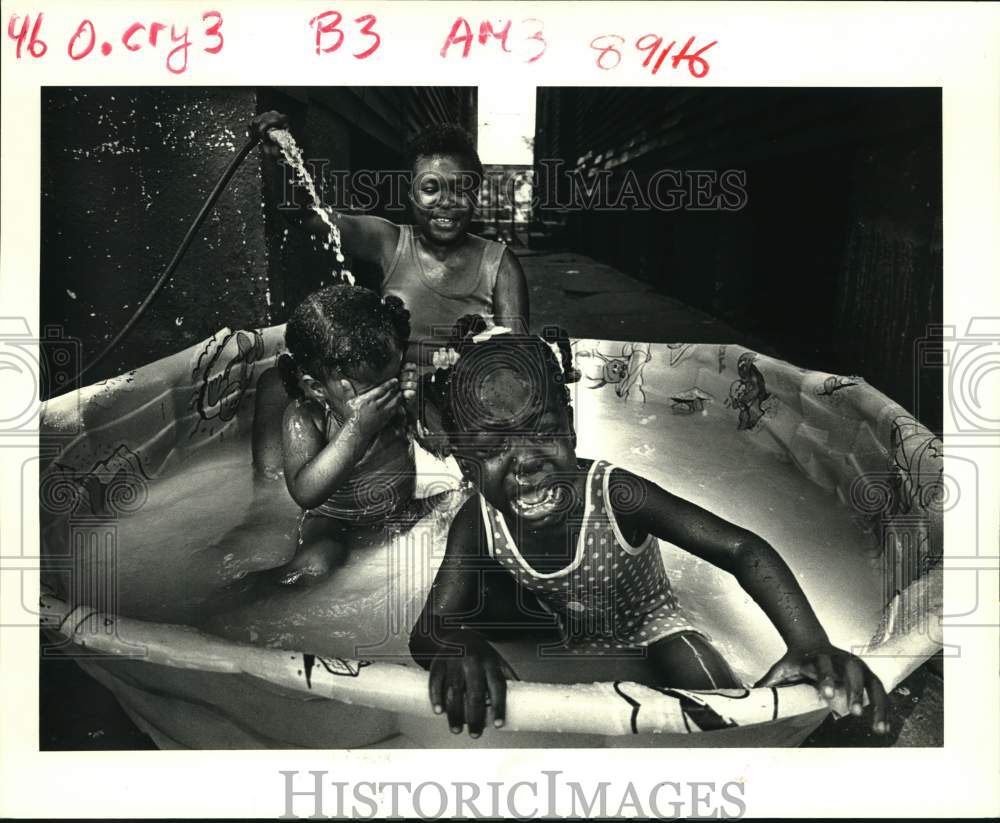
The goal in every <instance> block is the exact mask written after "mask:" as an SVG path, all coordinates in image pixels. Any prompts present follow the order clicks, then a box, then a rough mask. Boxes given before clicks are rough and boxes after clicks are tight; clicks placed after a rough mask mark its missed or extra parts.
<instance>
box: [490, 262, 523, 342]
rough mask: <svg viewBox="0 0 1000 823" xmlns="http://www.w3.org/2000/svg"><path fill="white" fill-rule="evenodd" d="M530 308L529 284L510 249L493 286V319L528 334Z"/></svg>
mask: <svg viewBox="0 0 1000 823" xmlns="http://www.w3.org/2000/svg"><path fill="white" fill-rule="evenodd" d="M529 314H530V311H529V306H528V283H527V281H526V280H525V277H524V270H523V269H522V268H521V263H520V262H519V261H518V259H517V257H516V256H515V255H514V253H513V252H512V251H511V250H510V249H506V250H505V251H504V253H503V256H502V257H501V258H500V269H499V270H498V271H497V280H496V283H495V284H494V286H493V319H494V322H495V323H496V324H497V325H498V326H506V327H507V328H509V329H512V330H513V331H514V332H515V333H518V334H527V333H528V331H529V329H530V323H531V318H530V317H529Z"/></svg>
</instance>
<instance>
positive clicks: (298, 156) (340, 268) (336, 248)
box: [268, 129, 354, 286]
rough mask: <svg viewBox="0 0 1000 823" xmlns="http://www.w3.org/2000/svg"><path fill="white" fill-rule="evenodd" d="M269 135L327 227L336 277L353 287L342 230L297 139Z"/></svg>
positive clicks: (275, 131) (273, 132)
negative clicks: (310, 170) (311, 173)
mask: <svg viewBox="0 0 1000 823" xmlns="http://www.w3.org/2000/svg"><path fill="white" fill-rule="evenodd" d="M268 135H269V136H270V137H271V139H272V140H274V142H275V143H277V144H278V146H279V148H280V149H281V153H282V154H283V155H284V157H285V162H286V163H288V165H289V166H291V168H292V170H293V171H294V172H295V177H296V179H297V180H298V182H299V184H300V185H301V186H302V187H303V188H304V189H305V190H306V193H307V194H308V195H309V208H310V209H311V210H312V211H314V212H315V213H316V214H317V215H319V219H320V220H322V221H323V223H324V224H325V225H326V228H327V237H326V239H325V240H323V241H322V242H323V248H324V249H327V250H329V251H332V252H333V253H334V257H335V258H336V261H337V266H336V268H335V269H334V271H333V274H334V276H336V277H339V278H340V279H341V281H343V282H346V283H348V284H350V285H352V286H353V285H354V275H353V274H351V272H350V271H349V270H348V269H347V268H345V267H344V253H343V251H342V250H341V248H340V229H339V228H337V225H336V224H335V223H334V222H333V218H332V217H331V216H330V212H329V211H328V210H327V209H326V208H324V207H323V204H322V203H321V202H320V198H319V194H318V193H317V191H316V183H315V181H313V179H312V175H310V174H309V172H308V170H307V169H306V164H305V160H304V159H303V157H302V149H300V148H299V146H298V143H296V142H295V138H294V137H292V134H291V132H289V131H287V130H285V129H271V131H269V132H268Z"/></svg>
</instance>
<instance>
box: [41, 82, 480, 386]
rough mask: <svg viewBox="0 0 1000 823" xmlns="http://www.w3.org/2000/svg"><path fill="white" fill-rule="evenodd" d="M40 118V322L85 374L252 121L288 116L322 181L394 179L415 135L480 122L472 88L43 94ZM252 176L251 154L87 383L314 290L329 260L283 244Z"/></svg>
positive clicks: (292, 241)
mask: <svg viewBox="0 0 1000 823" xmlns="http://www.w3.org/2000/svg"><path fill="white" fill-rule="evenodd" d="M41 107H42V130H41V134H42V146H41V149H42V164H41V177H42V179H41V190H42V202H41V237H42V241H41V243H42V247H41V307H40V308H41V318H42V323H43V325H47V324H58V325H59V326H61V327H62V328H63V329H64V331H65V333H66V334H68V335H70V336H72V337H76V338H78V339H80V340H81V342H82V346H83V359H84V362H87V361H89V360H90V359H91V358H92V357H94V356H95V355H96V354H97V353H98V352H99V351H100V350H101V349H102V348H103V346H104V344H105V343H106V342H107V341H108V340H110V339H111V337H113V336H114V335H115V334H116V333H117V332H118V330H119V329H120V328H121V327H122V326H123V325H124V324H125V323H126V322H127V321H128V319H129V318H130V317H131V315H132V313H133V311H134V310H135V308H136V307H137V306H138V304H139V303H140V302H141V301H142V299H143V298H144V297H145V296H146V294H147V293H148V291H149V289H150V288H151V287H152V286H153V283H154V282H155V281H156V279H157V277H158V276H159V274H160V273H161V271H162V270H163V268H164V267H165V266H166V264H167V263H168V262H169V260H170V258H171V257H172V255H173V253H174V251H175V249H176V247H177V245H178V244H179V243H180V241H181V238H182V237H183V236H184V233H185V232H186V231H187V228H188V226H189V225H190V223H191V221H192V220H193V219H194V216H195V214H196V213H197V212H198V210H199V209H200V208H201V205H202V203H203V202H204V199H205V198H206V197H207V195H208V193H209V192H210V191H211V189H212V187H213V186H214V185H215V183H216V181H217V180H218V178H219V176H220V175H221V174H222V172H223V170H224V169H225V167H226V166H227V165H228V164H229V162H230V160H231V159H232V158H233V156H234V155H235V154H236V152H237V151H238V149H239V148H240V146H241V145H242V144H243V142H244V140H245V139H246V134H247V123H248V122H249V121H250V119H251V118H252V117H253V116H254V115H255V114H256V113H257V112H259V111H264V110H267V109H272V108H273V109H278V110H281V111H284V112H286V113H287V114H289V115H290V117H291V120H292V128H293V132H294V133H295V135H296V137H297V138H298V139H299V140H300V143H301V144H302V145H303V147H304V151H305V154H306V156H307V157H314V158H322V159H328V160H329V161H330V162H329V164H328V166H327V169H328V170H329V171H332V170H334V169H338V168H340V169H348V170H350V169H359V168H373V169H380V170H382V169H402V168H404V156H405V146H406V141H407V140H408V139H409V138H410V137H412V135H413V134H414V133H415V132H417V131H419V130H420V129H422V128H424V127H426V126H427V125H429V124H431V123H434V122H445V121H448V122H458V123H462V124H463V125H465V126H466V128H469V129H470V130H472V131H473V133H474V132H475V126H476V119H477V118H476V90H475V89H474V88H445V87H426V88H423V87H422V88H378V89H373V88H369V89H354V88H322V89H284V90H276V89H257V88H207V89H206V88H202V89H199V88H169V89H168V88H161V89H157V88H109V87H100V88H95V87H90V88H79V89H71V88H46V89H43V91H42V100H41ZM261 172H262V170H261V163H260V158H259V154H258V153H257V152H256V151H255V152H254V153H253V154H251V155H250V156H249V157H248V158H247V160H246V161H245V162H244V163H243V165H242V166H241V167H240V169H239V170H238V171H237V173H236V175H235V176H234V178H233V179H232V181H231V182H230V184H229V186H228V188H227V189H226V191H225V192H224V193H223V195H222V197H221V198H220V199H219V201H218V203H217V204H216V207H215V209H214V210H213V212H212V214H211V215H210V216H209V218H208V220H207V221H206V222H205V224H204V226H203V227H202V230H201V232H200V234H199V236H197V237H196V238H195V240H194V242H193V243H192V245H191V247H190V249H189V250H188V252H187V254H186V255H185V257H184V259H183V261H182V262H181V264H180V266H179V268H178V269H177V271H176V273H175V274H174V276H173V278H172V279H171V281H170V282H169V284H168V285H167V286H166V288H165V289H164V291H163V293H162V294H161V295H160V297H159V298H158V299H157V300H156V301H155V303H154V304H153V305H152V307H151V308H150V310H149V311H148V312H147V313H146V315H145V316H144V317H143V319H142V320H141V321H140V322H139V324H138V326H137V327H136V328H135V330H134V331H133V332H132V334H131V335H130V336H129V337H128V338H127V341H126V342H125V343H124V344H123V345H122V346H121V347H120V348H119V349H117V350H116V351H115V352H114V353H113V354H112V355H110V357H109V358H108V359H107V360H106V361H104V363H102V364H101V365H100V366H99V367H98V368H97V369H96V370H95V371H94V372H92V373H90V374H88V376H87V378H86V379H87V381H88V382H92V381H94V380H101V379H103V378H106V377H109V376H112V375H115V374H120V373H122V372H124V371H127V370H129V369H131V368H134V367H136V366H139V365H142V364H144V363H148V362H150V361H151V360H155V359H157V358H159V357H163V356H165V355H167V354H170V353H171V352H174V351H177V350H179V349H181V348H184V347H185V346H188V345H190V344H192V343H195V342H197V341H199V340H201V339H203V338H205V337H207V336H208V335H210V334H212V333H213V332H215V331H217V330H218V329H220V328H222V327H223V326H230V327H233V328H237V327H254V326H260V325H265V324H270V323H279V322H282V321H283V320H284V319H285V317H286V315H287V312H288V311H289V310H290V309H291V308H292V307H294V305H295V304H296V302H297V300H299V299H301V297H302V296H304V295H305V294H306V293H308V292H309V291H311V290H312V289H314V288H316V287H317V286H318V285H319V284H320V282H322V280H323V278H324V276H326V274H327V273H328V272H330V259H329V257H328V256H327V255H323V254H321V253H320V252H319V251H318V250H317V249H314V248H313V244H312V243H311V241H310V240H309V239H308V238H307V237H305V236H303V235H302V234H301V233H300V232H296V231H294V230H291V231H289V232H287V234H286V232H285V229H286V228H287V224H286V223H285V222H284V220H282V218H281V217H280V215H279V214H278V213H277V212H276V210H275V209H274V205H275V204H274V203H273V202H271V201H272V198H271V195H270V193H269V192H267V191H265V187H264V185H263V178H262V173H261ZM376 213H378V212H376ZM385 216H389V217H394V218H395V219H397V220H399V219H405V214H403V213H397V214H395V215H388V214H387V215H385ZM349 262H351V263H352V264H353V261H349ZM355 268H357V267H355ZM357 273H358V274H360V275H362V277H364V276H365V272H363V271H358V272H357Z"/></svg>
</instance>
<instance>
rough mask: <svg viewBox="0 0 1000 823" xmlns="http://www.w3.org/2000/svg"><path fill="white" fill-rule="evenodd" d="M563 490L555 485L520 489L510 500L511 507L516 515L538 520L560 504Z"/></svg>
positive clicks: (556, 508)
mask: <svg viewBox="0 0 1000 823" xmlns="http://www.w3.org/2000/svg"><path fill="white" fill-rule="evenodd" d="M562 500H563V490H562V489H560V488H559V487H557V486H540V487H536V488H533V489H530V490H526V491H521V492H519V493H518V494H517V495H515V496H514V497H513V498H512V499H511V502H510V506H511V509H513V511H514V514H516V515H517V516H518V517H521V518H524V519H526V520H538V519H540V518H542V517H547V516H548V515H550V514H552V512H554V511H556V510H558V509H559V507H560V506H561V505H562Z"/></svg>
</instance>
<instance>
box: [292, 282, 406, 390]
mask: <svg viewBox="0 0 1000 823" xmlns="http://www.w3.org/2000/svg"><path fill="white" fill-rule="evenodd" d="M409 337H410V313H409V311H407V310H406V308H405V306H404V305H403V301H402V300H400V299H399V298H398V297H394V296H392V295H388V296H386V297H380V296H379V295H378V294H376V293H375V292H373V291H371V290H370V289H365V288H362V287H360V286H348V285H336V286H327V287H326V288H325V289H321V290H320V291H317V292H313V293H312V294H310V295H309V296H308V297H307V298H306V299H305V300H303V301H302V303H300V304H299V306H298V307H297V308H296V309H295V311H293V312H292V316H291V317H290V318H289V320H288V325H287V326H286V327H285V346H286V347H287V348H288V354H284V355H282V356H281V357H280V358H278V366H279V368H280V370H281V377H282V381H283V382H284V384H285V390H286V391H287V392H288V394H289V395H290V396H291V397H296V398H300V397H302V395H303V393H302V389H301V387H300V386H299V379H300V377H301V376H302V375H303V374H310V375H312V376H314V377H317V378H319V377H323V376H326V375H328V374H330V373H331V372H333V371H338V372H340V373H341V374H343V375H344V376H345V377H348V378H350V379H352V380H364V379H365V378H366V377H368V376H370V375H371V374H377V373H378V372H380V371H381V370H382V369H384V368H385V367H386V365H387V364H388V363H389V362H390V361H391V360H392V358H393V356H395V355H396V354H397V353H399V352H400V351H402V350H404V349H405V348H406V344H407V341H408V340H409Z"/></svg>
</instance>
